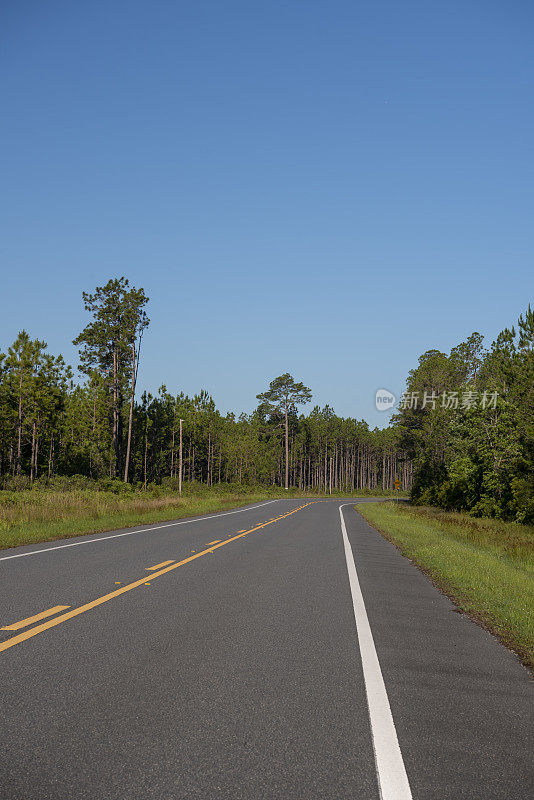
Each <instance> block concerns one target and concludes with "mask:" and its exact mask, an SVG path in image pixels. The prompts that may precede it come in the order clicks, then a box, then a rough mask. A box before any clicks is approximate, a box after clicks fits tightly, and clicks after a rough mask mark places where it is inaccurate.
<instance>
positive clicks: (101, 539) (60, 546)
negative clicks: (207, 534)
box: [0, 497, 283, 561]
mask: <svg viewBox="0 0 534 800" xmlns="http://www.w3.org/2000/svg"><path fill="white" fill-rule="evenodd" d="M280 499H283V498H279V497H277V498H276V499H275V500H268V501H267V502H266V503H261V504H260V505H259V506H247V507H245V508H238V509H237V510H236V511H223V512H222V513H221V514H208V515H206V516H204V517H198V519H184V520H182V521H181V522H168V523H166V524H165V525H154V526H152V527H150V528H141V530H139V531H126V532H125V533H112V534H110V535H109V536H99V538H98V539H87V541H83V542H70V543H69V544H58V545H57V547H43V548H42V549H41V550H30V551H29V552H28V553H16V554H15V555H13V556H0V561H8V560H9V559H10V558H24V556H36V555H39V553H49V552H50V551H51V550H63V548H65V547H78V546H79V545H81V544H93V542H107V541H108V539H118V538H120V537H121V536H133V535H134V534H136V533H149V532H150V531H157V530H160V528H174V526H175V525H192V524H193V523H194V522H205V521H206V520H209V519H215V517H228V516H229V515H230V514H241V513H242V512H243V511H254V510H255V509H256V508H262V506H268V505H269V504H270V503H278V502H279V500H280ZM82 535H83V534H82ZM87 535H88V536H90V535H91V534H87Z"/></svg>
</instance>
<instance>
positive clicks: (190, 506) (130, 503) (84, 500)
mask: <svg viewBox="0 0 534 800" xmlns="http://www.w3.org/2000/svg"><path fill="white" fill-rule="evenodd" d="M127 488H128V489H131V487H127ZM360 495H362V496H368V495H369V492H363V493H358V495H356V494H355V495H353V496H355V497H356V496H360ZM306 496H307V497H318V496H320V495H317V494H310V493H305V492H299V491H298V490H296V489H290V490H289V491H287V492H286V491H285V490H283V489H279V488H276V489H275V488H272V489H271V488H265V487H250V488H247V487H239V486H235V485H233V486H224V485H221V486H220V487H219V486H214V487H213V488H212V489H206V488H205V487H202V486H200V485H198V486H196V487H194V488H190V487H186V489H185V490H184V494H183V496H182V497H181V498H180V497H179V496H178V493H177V492H173V491H170V490H165V489H163V488H161V487H155V488H154V487H153V488H151V489H150V490H149V491H143V490H142V489H137V490H129V491H124V492H122V491H121V492H119V493H116V492H113V491H98V490H96V489H92V488H90V489H68V490H61V489H59V490H58V489H57V488H46V487H36V488H34V489H24V490H20V491H0V549H3V548H7V547H17V546H18V545H24V544H33V543H36V542H47V541H52V540H54V539H64V538H68V537H70V536H79V535H80V534H84V533H99V532H101V531H109V530H114V529H116V528H128V527H132V526H136V525H146V524H150V523H154V522H161V521H164V520H171V519H180V518H182V517H192V516H196V515H199V514H209V513H212V512H216V511H224V510H225V509H228V508H234V507H239V506H243V505H246V504H247V503H255V502H260V501H262V500H272V499H274V498H277V497H282V498H288V497H290V498H293V497H306ZM322 496H325V495H322ZM326 496H329V495H326ZM334 496H336V495H332V497H334ZM339 496H341V495H339Z"/></svg>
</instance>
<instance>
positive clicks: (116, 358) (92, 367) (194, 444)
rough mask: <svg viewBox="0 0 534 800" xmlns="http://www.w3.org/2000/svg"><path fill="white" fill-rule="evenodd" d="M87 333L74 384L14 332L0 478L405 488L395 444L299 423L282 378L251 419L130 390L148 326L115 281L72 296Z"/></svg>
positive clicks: (5, 379)
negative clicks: (85, 315) (77, 298)
mask: <svg viewBox="0 0 534 800" xmlns="http://www.w3.org/2000/svg"><path fill="white" fill-rule="evenodd" d="M82 297H83V302H84V305H85V309H86V311H87V312H89V314H90V315H91V317H92V318H91V321H90V322H89V323H88V324H87V325H86V327H85V328H84V329H83V330H82V331H81V332H80V334H79V335H78V336H77V337H76V338H75V339H74V344H75V345H77V346H78V348H79V353H80V361H79V371H80V373H81V374H82V376H83V380H80V381H75V380H74V377H73V370H72V368H71V367H69V366H68V365H67V364H66V363H65V361H64V360H63V358H62V356H53V355H51V354H50V353H49V352H48V349H47V346H46V343H45V342H44V341H40V340H32V339H31V338H30V337H29V335H28V334H27V332H26V331H21V332H20V333H19V335H18V336H17V338H16V340H15V341H14V343H13V344H12V345H11V346H10V347H9V348H8V350H7V352H6V353H5V354H0V476H1V478H2V482H3V485H4V486H25V485H27V484H28V483H33V482H34V481H36V480H39V481H40V482H43V481H44V482H46V481H49V480H52V479H53V478H54V477H55V476H58V475H65V476H72V475H82V476H87V477H88V478H93V479H96V480H100V481H102V480H107V481H108V483H109V481H112V482H113V481H115V482H117V481H119V480H121V481H123V482H124V483H130V484H137V485H139V484H141V485H143V486H147V485H148V484H152V483H165V484H166V485H167V486H168V487H169V488H177V489H178V488H181V484H182V481H183V483H185V484H193V483H202V484H205V485H207V486H213V485H215V484H220V483H238V484H241V485H244V484H261V485H266V486H268V485H272V486H285V487H286V488H291V487H296V488H299V489H301V490H312V491H313V490H315V491H325V492H336V491H354V490H366V489H368V490H377V489H382V490H390V489H392V488H393V487H394V484H395V481H397V480H398V481H399V483H400V486H401V488H402V489H407V488H408V487H409V486H410V483H411V479H412V465H411V462H410V460H409V458H408V457H407V454H406V452H405V451H404V450H403V449H402V447H400V446H399V443H398V439H397V435H396V432H395V431H394V430H393V429H388V430H379V429H375V430H370V429H369V426H368V425H367V423H366V422H364V421H363V420H356V419H350V418H348V419H346V418H342V417H339V416H337V415H336V414H335V413H334V411H333V409H332V408H331V407H330V406H326V407H324V408H322V409H321V408H319V407H318V406H315V407H314V408H313V410H312V411H311V412H310V413H308V414H307V415H305V414H299V413H298V407H299V405H302V404H303V403H307V402H308V401H309V400H310V399H311V397H312V393H311V390H310V389H309V388H308V387H306V386H304V384H302V383H300V382H298V381H295V380H294V379H293V377H292V376H291V375H289V374H287V373H286V374H284V375H281V376H279V377H278V378H275V379H274V380H272V381H271V382H270V384H269V386H268V388H267V389H266V390H264V391H263V392H259V393H258V407H257V408H256V410H255V411H254V412H253V413H251V414H241V415H239V416H236V415H235V414H233V413H228V414H226V415H223V414H221V412H220V411H218V410H217V408H216V407H215V403H214V400H213V398H212V397H211V395H209V394H208V393H207V392H206V391H205V390H202V391H200V392H199V393H198V394H195V395H194V396H193V397H189V396H187V395H186V394H184V393H183V392H177V393H171V392H169V391H168V390H167V387H166V386H164V385H163V386H161V387H160V388H159V390H158V391H157V392H156V393H154V394H152V393H150V392H143V394H142V395H141V397H140V399H139V400H137V399H136V395H135V390H136V383H137V376H138V370H139V364H140V358H141V350H142V347H141V345H142V338H143V334H144V332H145V331H146V329H147V327H148V325H149V322H150V320H149V318H148V316H147V314H146V306H147V303H148V298H147V296H146V295H145V293H144V290H143V289H137V288H135V287H133V286H131V285H130V283H129V281H128V280H127V279H126V278H124V277H122V278H118V279H112V280H110V281H108V283H107V284H106V285H105V286H101V287H97V288H96V290H95V291H94V292H93V293H86V292H84V293H83V295H82Z"/></svg>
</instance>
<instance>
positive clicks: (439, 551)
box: [357, 503, 534, 669]
mask: <svg viewBox="0 0 534 800" xmlns="http://www.w3.org/2000/svg"><path fill="white" fill-rule="evenodd" d="M357 508H358V511H359V512H360V513H361V514H362V516H363V517H364V518H365V519H366V520H367V521H368V522H369V523H370V524H371V525H372V526H373V527H374V528H376V529H377V530H378V531H380V533H382V535H383V536H384V537H385V538H386V539H388V540H389V541H391V542H393V544H395V545H396V546H397V547H398V548H399V549H400V551H401V552H402V553H403V555H406V556H408V558H410V559H411V560H412V561H413V562H414V563H415V564H417V566H418V567H420V568H421V569H422V570H423V571H424V572H425V573H426V574H427V575H429V577H430V578H432V580H433V581H434V582H435V583H436V585H437V586H438V587H439V588H440V589H441V590H442V591H444V592H445V593H446V594H447V595H448V596H449V597H451V598H452V600H453V601H454V602H455V603H456V604H457V606H458V607H459V608H461V609H462V610H463V611H465V612H466V613H467V614H468V615H469V616H470V617H472V618H473V619H475V620H476V621H477V622H479V623H480V624H481V625H483V626H484V627H485V628H486V629H487V630H489V631H491V632H492V633H493V634H495V635H496V636H497V637H498V638H499V639H500V640H501V641H502V642H503V643H504V644H505V645H507V646H508V647H510V648H511V649H512V650H515V652H516V653H517V654H518V655H519V656H520V658H521V660H522V661H523V663H524V664H525V665H527V666H529V667H530V668H531V669H534V527H533V526H526V525H518V524H515V523H506V522H500V521H498V520H491V519H475V518H473V517H469V516H467V515H466V514H456V513H450V512H445V511H440V510H438V509H434V508H418V507H414V506H410V505H408V504H406V505H405V504H404V503H402V504H401V503H399V504H397V503H383V504H379V503H369V504H365V505H360V506H358V507H357Z"/></svg>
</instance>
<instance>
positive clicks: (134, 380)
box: [124, 339, 174, 483]
mask: <svg viewBox="0 0 534 800" xmlns="http://www.w3.org/2000/svg"><path fill="white" fill-rule="evenodd" d="M139 348H141V342H139ZM138 367H139V353H137V360H136V357H135V339H134V340H133V342H132V393H131V395H130V414H129V416H128V443H127V445H126V462H125V465H124V483H128V470H129V468H130V447H131V443H132V420H133V410H134V397H135V384H136V383H137V369H138ZM173 434H174V429H173ZM173 446H174V441H173Z"/></svg>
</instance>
